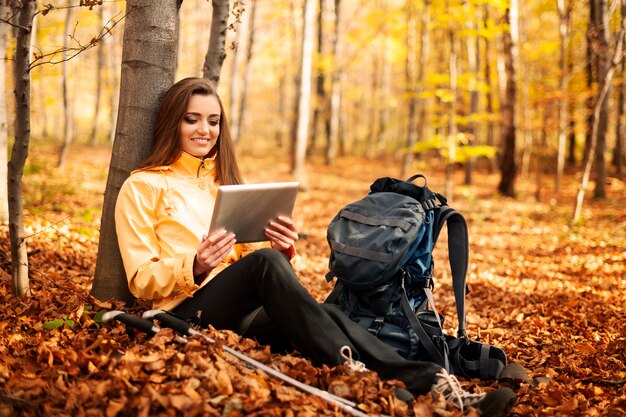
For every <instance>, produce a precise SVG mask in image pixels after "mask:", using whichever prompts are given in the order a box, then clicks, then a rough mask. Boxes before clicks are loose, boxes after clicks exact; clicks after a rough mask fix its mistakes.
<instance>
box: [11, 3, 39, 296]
mask: <svg viewBox="0 0 626 417" xmlns="http://www.w3.org/2000/svg"><path fill="white" fill-rule="evenodd" d="M36 10H37V0H24V1H23V2H22V9H21V11H20V17H19V28H18V30H17V41H16V51H15V103H16V108H15V143H14V144H13V151H12V153H11V160H10V161H9V164H8V197H9V239H10V240H11V291H12V293H13V294H14V295H16V296H18V297H21V296H30V295H31V291H30V283H29V280H28V254H27V251H26V236H25V234H24V205H23V200H22V177H23V175H24V164H25V163H26V158H28V146H29V142H30V68H29V65H30V37H31V34H32V33H31V32H32V25H33V18H34V15H35V11H36Z"/></svg>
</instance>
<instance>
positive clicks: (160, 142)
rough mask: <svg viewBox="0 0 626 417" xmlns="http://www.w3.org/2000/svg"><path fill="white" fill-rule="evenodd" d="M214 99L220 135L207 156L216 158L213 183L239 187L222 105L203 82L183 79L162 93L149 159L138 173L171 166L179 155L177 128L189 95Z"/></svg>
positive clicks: (181, 150) (233, 150) (214, 91)
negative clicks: (217, 108) (143, 170)
mask: <svg viewBox="0 0 626 417" xmlns="http://www.w3.org/2000/svg"><path fill="white" fill-rule="evenodd" d="M195 94H198V95H204V96H214V97H215V98H216V99H217V101H218V103H219V105H220V113H221V115H220V134H219V136H218V137H217V143H216V144H215V146H214V147H213V149H212V150H211V152H210V153H209V154H210V155H214V154H216V157H215V165H216V169H217V180H218V181H219V182H220V184H241V183H242V182H243V180H242V177H241V174H240V172H239V165H238V164H237V158H236V155H235V147H234V145H233V141H232V139H231V137H230V130H229V128H228V121H227V120H226V113H225V112H224V105H223V104H222V100H221V99H220V97H219V95H218V94H217V91H216V90H215V87H214V86H213V84H211V82H210V81H209V80H207V79H204V78H195V77H190V78H184V79H182V80H180V81H178V82H177V83H176V84H174V85H173V86H171V87H170V89H169V90H168V91H167V92H166V93H165V96H164V97H163V101H162V102H161V107H160V109H159V113H158V115H157V120H156V135H155V140H154V146H153V147H152V152H151V153H150V156H149V157H148V158H147V159H146V160H145V161H143V163H142V164H141V169H146V168H153V167H156V166H161V165H171V164H172V163H174V162H175V161H176V160H177V159H178V158H179V157H180V155H181V153H182V152H183V149H182V147H181V144H180V137H179V127H180V123H181V122H182V120H183V117H184V115H185V113H186V112H187V107H188V105H189V99H190V98H191V96H192V95H195ZM207 156H209V155H207Z"/></svg>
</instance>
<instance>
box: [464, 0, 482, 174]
mask: <svg viewBox="0 0 626 417" xmlns="http://www.w3.org/2000/svg"><path fill="white" fill-rule="evenodd" d="M463 6H464V9H465V11H466V13H467V21H466V28H467V30H468V32H469V33H470V34H472V33H478V30H477V29H478V28H477V27H476V23H475V22H477V21H478V16H477V15H476V12H474V13H472V8H471V7H470V3H469V2H468V1H467V0H464V1H463ZM466 42H467V43H466V45H467V61H468V72H469V74H468V75H469V86H468V89H469V94H470V110H469V136H470V137H469V141H468V143H467V144H466V146H472V145H474V144H476V138H477V136H478V124H477V123H476V116H477V115H478V77H479V71H480V49H479V42H478V36H477V35H468V36H467V39H466ZM474 163H475V158H474V157H473V156H470V157H469V158H468V159H467V161H465V178H464V180H463V183H464V184H465V185H470V184H472V182H473V180H472V173H473V170H474Z"/></svg>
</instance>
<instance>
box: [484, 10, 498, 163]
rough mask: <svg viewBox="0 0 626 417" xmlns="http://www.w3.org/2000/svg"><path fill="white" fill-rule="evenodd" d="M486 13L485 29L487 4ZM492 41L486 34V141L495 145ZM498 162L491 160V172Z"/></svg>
mask: <svg viewBox="0 0 626 417" xmlns="http://www.w3.org/2000/svg"><path fill="white" fill-rule="evenodd" d="M483 10H484V15H483V27H484V28H485V29H488V28H489V5H488V4H485V5H484V6H483ZM490 56H491V41H490V40H489V37H487V36H485V85H486V90H487V91H486V92H485V111H486V112H487V115H488V118H487V127H486V130H487V131H486V133H485V136H486V142H487V145H489V146H494V145H495V132H494V130H495V128H494V123H493V120H492V119H493V117H492V116H493V92H492V89H491V84H492V83H491V57H490ZM496 165H497V162H496V160H495V159H494V158H492V159H491V161H490V162H489V174H493V173H494V172H495V171H496V168H497V167H496Z"/></svg>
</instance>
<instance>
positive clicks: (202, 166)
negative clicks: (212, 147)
mask: <svg viewBox="0 0 626 417" xmlns="http://www.w3.org/2000/svg"><path fill="white" fill-rule="evenodd" d="M201 169H204V159H203V160H202V162H200V166H198V172H197V173H196V178H200V170H201Z"/></svg>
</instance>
